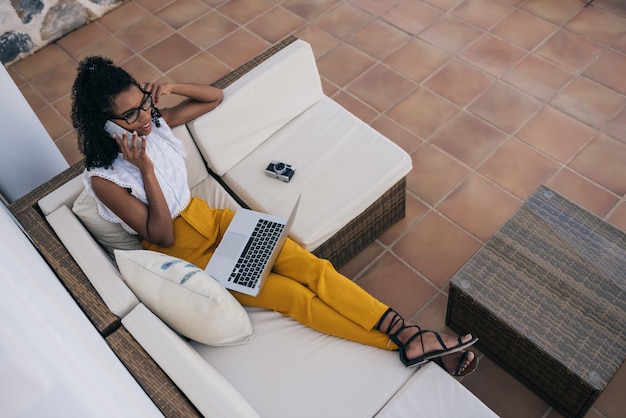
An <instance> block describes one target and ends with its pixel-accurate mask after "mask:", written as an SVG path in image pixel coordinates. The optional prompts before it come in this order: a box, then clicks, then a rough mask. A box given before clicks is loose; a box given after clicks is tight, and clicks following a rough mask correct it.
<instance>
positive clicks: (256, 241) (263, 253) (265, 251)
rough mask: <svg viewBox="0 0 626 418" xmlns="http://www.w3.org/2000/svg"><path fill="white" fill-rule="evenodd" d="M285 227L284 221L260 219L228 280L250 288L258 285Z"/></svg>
mask: <svg viewBox="0 0 626 418" xmlns="http://www.w3.org/2000/svg"><path fill="white" fill-rule="evenodd" d="M284 228H285V225H284V224H282V223H277V222H272V221H268V220H266V219H259V222H257V224H256V227H255V228H254V231H253V232H252V235H251V236H250V239H249V240H248V243H247V244H246V247H245V248H244V250H243V252H242V253H241V256H240V257H239V260H238V261H237V264H236V265H235V268H234V269H233V271H232V273H231V274H230V278H229V279H228V280H229V281H231V282H234V283H237V284H240V285H242V286H246V287H249V288H253V287H254V286H256V284H257V283H258V281H259V279H260V278H261V272H262V271H263V268H264V267H265V265H266V264H267V261H268V260H269V258H270V257H271V256H272V249H273V248H274V247H275V246H276V243H277V242H278V239H279V238H280V234H281V232H282V231H283V229H284Z"/></svg>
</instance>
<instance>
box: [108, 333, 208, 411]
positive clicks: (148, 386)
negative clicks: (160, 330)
mask: <svg viewBox="0 0 626 418" xmlns="http://www.w3.org/2000/svg"><path fill="white" fill-rule="evenodd" d="M106 341H107V343H108V344H109V346H110V347H111V348H112V349H113V351H114V352H115V353H116V354H117V356H118V357H119V358H120V360H121V361H122V362H123V363H124V364H125V365H126V367H127V369H128V370H129V371H130V373H131V374H132V375H133V376H134V377H135V379H136V380H137V383H139V385H140V386H141V387H142V388H143V390H144V391H145V392H146V393H147V394H148V396H149V397H150V399H152V402H154V404H155V405H156V406H157V408H159V409H160V410H161V412H162V413H163V415H165V416H166V417H176V418H179V417H180V418H186V417H201V416H202V414H200V412H199V411H198V410H197V409H196V408H195V407H194V406H193V404H192V403H191V402H190V401H189V400H188V399H187V397H186V396H185V394H183V393H182V392H181V391H180V389H178V387H177V386H176V385H175V384H174V383H173V382H172V381H171V380H170V378H169V377H168V376H167V375H166V374H165V373H164V372H163V370H162V369H161V368H160V367H159V366H158V365H157V364H156V363H155V362H154V360H153V359H152V357H150V356H149V355H148V353H146V352H145V351H144V349H143V348H142V347H141V345H139V343H138V342H137V341H136V340H135V339H134V338H133V337H132V335H131V334H130V333H129V332H128V330H126V328H124V327H123V326H122V327H120V328H118V329H117V330H116V331H115V332H113V333H112V334H111V335H109V336H108V337H107V338H106ZM207 396H211V394H210V393H207Z"/></svg>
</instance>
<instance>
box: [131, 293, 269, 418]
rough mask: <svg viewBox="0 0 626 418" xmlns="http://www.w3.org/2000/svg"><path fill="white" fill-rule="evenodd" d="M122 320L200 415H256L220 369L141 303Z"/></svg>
mask: <svg viewBox="0 0 626 418" xmlns="http://www.w3.org/2000/svg"><path fill="white" fill-rule="evenodd" d="M122 324H123V325H124V327H125V328H126V329H127V330H128V331H129V332H130V333H131V334H132V336H133V337H134V338H135V339H136V340H137V342H139V344H141V346H142V347H143V349H144V350H146V352H147V353H148V354H149V355H150V357H152V358H153V359H154V361H155V362H156V363H157V364H158V365H159V366H160V367H161V369H163V371H164V372H165V373H166V374H167V375H168V376H169V377H170V379H172V381H173V382H174V383H175V384H176V386H178V388H180V390H182V391H183V393H184V394H185V395H186V396H187V397H188V398H189V400H190V401H191V402H192V403H193V404H194V405H195V407H196V408H198V410H199V411H200V413H202V415H203V416H205V417H258V416H259V415H258V414H257V413H256V412H255V411H254V409H252V407H251V406H250V405H249V404H248V402H247V401H246V400H245V399H244V398H243V396H241V395H240V394H239V392H237V390H235V389H234V388H233V387H232V386H231V384H230V383H229V382H228V381H227V380H226V379H224V377H222V375H221V374H220V373H219V372H217V371H216V370H215V369H214V368H213V367H211V365H210V364H209V363H208V362H206V361H205V360H204V359H203V358H202V357H200V356H199V355H198V353H197V352H196V351H195V350H193V349H192V348H191V347H190V346H189V344H187V343H185V342H184V341H183V340H182V339H181V338H180V337H178V336H177V335H176V334H175V333H174V332H173V331H172V330H171V329H169V328H168V327H167V326H166V325H165V324H164V323H163V322H161V321H160V320H159V318H157V317H156V316H155V315H154V314H153V313H152V312H150V311H149V310H148V309H147V308H146V307H145V306H144V305H142V304H140V305H138V306H137V307H136V308H135V309H134V310H133V311H132V312H131V313H130V314H128V315H127V316H126V317H125V318H122Z"/></svg>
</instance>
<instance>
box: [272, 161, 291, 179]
mask: <svg viewBox="0 0 626 418" xmlns="http://www.w3.org/2000/svg"><path fill="white" fill-rule="evenodd" d="M295 172H296V168H295V167H294V166H292V165H289V164H285V163H281V162H280V161H272V162H271V163H270V164H269V165H268V166H267V168H266V169H265V175H266V176H269V177H273V178H275V179H278V180H282V181H284V182H286V183H288V182H289V180H291V178H292V177H293V174H294V173H295Z"/></svg>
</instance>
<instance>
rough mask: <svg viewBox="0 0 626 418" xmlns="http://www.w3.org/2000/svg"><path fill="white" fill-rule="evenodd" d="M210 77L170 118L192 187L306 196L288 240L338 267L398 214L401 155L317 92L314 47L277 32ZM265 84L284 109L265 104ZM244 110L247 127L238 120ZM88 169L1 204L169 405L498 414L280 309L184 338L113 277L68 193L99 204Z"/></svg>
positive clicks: (301, 412)
mask: <svg viewBox="0 0 626 418" xmlns="http://www.w3.org/2000/svg"><path fill="white" fill-rule="evenodd" d="M285 74H289V76H287V77H286V76H285ZM292 75H293V76H292ZM277 83H278V85H279V88H276V86H277ZM216 86H218V87H221V88H224V89H225V100H224V102H223V103H222V104H221V105H220V107H218V109H216V110H215V111H213V112H214V113H213V112H211V113H209V114H207V115H203V116H201V117H200V118H198V119H197V120H195V121H193V122H191V123H189V124H187V125H186V126H182V127H178V128H176V129H175V132H176V134H177V136H178V137H179V138H181V139H182V140H183V142H184V143H185V146H186V148H187V150H188V156H187V166H188V174H189V183H190V187H191V189H192V194H195V195H198V196H201V197H202V198H204V199H205V200H206V201H207V202H209V204H211V205H214V206H216V207H230V208H233V209H236V208H238V207H240V206H247V207H252V208H253V209H256V210H261V211H265V212H269V213H276V214H282V213H281V210H284V207H283V206H284V205H282V204H281V202H285V201H291V200H290V199H291V198H292V197H294V198H295V196H296V195H297V194H300V193H302V202H301V209H300V210H299V213H298V218H297V220H296V223H295V224H294V227H293V234H292V236H293V237H294V238H295V239H296V240H297V241H299V242H300V244H301V245H303V246H304V247H306V248H308V249H309V250H311V251H313V252H314V253H316V254H317V255H319V256H321V257H324V258H328V259H330V260H331V261H333V262H334V263H335V265H337V266H341V265H342V264H344V263H345V262H346V261H348V260H349V259H350V258H351V257H353V256H354V255H355V254H356V253H358V252H359V251H360V250H361V249H363V248H364V247H365V246H367V245H368V244H369V243H371V242H372V241H373V240H374V239H375V238H376V237H377V236H379V235H380V234H381V233H382V232H384V231H385V230H386V229H387V228H388V227H390V226H391V225H393V224H394V223H395V222H397V221H398V220H399V219H400V218H402V217H403V216H404V206H405V200H404V199H405V175H406V174H407V173H408V171H409V170H410V168H411V165H410V158H409V157H408V155H406V153H404V152H403V151H402V150H400V149H399V148H398V147H397V146H395V145H394V144H392V143H391V142H390V141H389V140H387V139H386V138H384V137H383V136H382V135H380V134H378V133H377V132H375V131H373V130H372V129H371V128H370V127H369V126H367V125H366V124H364V123H363V122H361V121H359V120H358V119H357V118H356V117H354V116H353V115H351V114H350V113H349V112H347V111H346V110H345V109H343V108H341V107H340V106H339V105H337V104H336V103H335V102H333V101H332V100H331V99H330V98H328V97H326V96H324V95H323V93H322V91H321V86H320V84H319V75H318V74H317V68H316V66H315V61H314V58H313V55H312V51H311V49H310V46H309V45H308V44H306V43H305V42H303V41H300V40H297V39H295V38H289V39H286V40H285V41H283V42H281V43H279V44H277V45H276V46H274V47H273V48H271V49H269V50H268V51H266V52H265V53H263V54H261V55H260V56H259V57H257V58H255V59H253V60H251V61H250V62H249V63H247V64H246V65H244V66H242V67H240V68H239V69H237V70H235V71H234V72H232V73H231V74H229V75H227V76H226V77H224V78H223V79H221V80H219V81H218V82H217V83H216ZM296 87H298V89H297V90H295V88H296ZM269 92H271V93H272V96H271V97H272V99H273V100H272V102H273V103H288V105H287V106H282V107H281V106H278V107H279V109H277V110H276V109H274V110H270V111H266V109H265V108H263V106H262V103H265V100H266V98H267V95H268V94H269ZM294 93H295V94H294ZM255 100H256V101H255ZM242 106H243V109H244V110H243V111H244V113H245V112H248V113H246V115H247V116H246V119H245V122H246V123H242V121H241V119H240V117H239V116H237V115H241V111H242ZM245 106H251V107H248V108H246V107H245ZM255 113H261V114H262V117H258V115H256V114H255ZM325 118H326V119H325ZM236 125H241V126H236ZM329 135H330V136H331V137H330V139H328V138H327V136H329ZM355 138H356V139H355ZM325 141H326V142H325ZM351 141H356V142H351ZM242 143H243V145H242ZM311 143H312V144H311ZM355 148H360V152H355ZM351 150H352V151H351ZM313 155H315V158H311V157H312V156H313ZM271 159H281V160H284V161H286V162H290V163H292V164H294V165H296V169H297V172H296V176H295V177H294V179H293V180H292V181H291V182H290V183H282V182H279V181H276V180H274V179H270V178H269V177H266V176H264V174H263V169H264V167H265V165H267V162H268V161H269V160H271ZM363 160H365V161H363ZM375 161H379V162H381V163H382V164H379V165H376V164H372V162H375ZM373 167H375V168H373ZM82 170H83V165H82V164H77V165H75V166H73V167H71V168H70V169H68V170H67V171H65V172H64V173H61V174H60V175H59V176H57V177H55V178H54V179H52V180H50V181H49V182H48V183H46V184H44V185H42V186H41V187H39V188H38V189H36V190H34V191H32V192H31V193H29V194H28V195H26V196H24V197H23V198H21V199H20V200H18V201H16V202H14V203H13V204H12V205H11V206H10V210H11V211H12V213H13V214H14V216H15V217H16V219H17V220H18V222H19V223H20V224H21V225H22V227H23V228H24V229H25V231H26V232H27V233H28V235H29V236H30V238H31V240H32V242H33V244H34V245H35V247H36V248H37V249H38V250H39V252H40V254H41V256H42V257H43V258H44V259H45V260H46V261H47V262H48V264H49V265H50V267H51V269H52V270H53V271H54V272H55V273H56V275H57V277H58V278H59V279H60V281H61V282H62V283H63V285H64V286H65V288H66V289H67V290H68V292H69V293H70V294H71V296H72V297H73V298H74V300H75V301H76V302H77V303H78V305H79V306H80V308H81V309H82V311H83V312H84V314H85V315H86V316H87V318H88V319H89V320H90V321H91V323H92V324H93V326H94V327H95V328H96V330H97V331H98V332H99V333H100V335H101V336H102V337H103V338H104V340H105V341H106V342H107V344H108V345H109V346H110V347H111V349H112V350H113V352H115V354H116V355H117V357H118V358H119V360H120V362H121V363H122V364H123V365H124V366H125V367H126V368H127V369H128V371H129V372H130V373H131V374H132V375H133V376H134V378H135V379H136V381H137V383H138V384H139V385H140V386H141V388H142V389H143V391H144V392H145V393H146V394H148V396H149V397H150V399H152V401H153V402H154V404H155V405H156V406H157V407H158V409H159V410H160V411H161V413H163V414H164V415H165V416H176V417H182V416H264V417H265V416H267V417H281V416H285V417H287V416H288V417H293V416H299V417H304V416H311V417H321V416H341V417H346V416H354V417H364V416H381V417H383V416H388V417H396V416H452V415H453V414H454V415H455V416H456V415H458V416H494V415H493V413H492V412H491V411H490V410H489V409H488V408H486V407H485V406H484V405H483V404H482V403H481V402H480V401H479V400H478V399H477V398H475V397H474V396H473V395H472V394H471V393H470V392H468V391H467V390H466V389H465V388H464V387H463V386H462V385H460V384H458V382H456V380H454V379H453V378H451V377H450V376H449V375H447V374H446V373H445V372H444V371H442V370H441V369H440V368H438V367H437V366H434V365H428V366H426V367H422V368H421V369H419V370H418V371H415V370H410V369H405V368H404V367H403V366H402V365H401V364H400V362H399V361H398V360H397V354H395V353H393V352H387V351H384V350H379V349H375V348H372V347H366V346H362V345H359V344H355V343H351V342H349V341H344V340H340V339H337V338H334V337H330V336H327V335H322V334H319V333H317V332H315V331H312V330H310V329H308V328H306V327H303V326H301V325H300V324H298V323H297V322H295V321H293V320H292V319H290V318H285V317H282V316H281V315H279V314H277V313H274V312H269V311H264V310H260V309H247V313H248V315H249V317H250V320H251V322H252V325H253V327H254V331H255V334H256V337H255V338H254V339H253V340H252V341H251V342H250V343H248V344H243V345H237V346H232V347H211V346H208V345H205V344H201V343H198V342H196V341H189V340H187V339H185V338H181V336H179V335H178V334H176V333H175V332H173V331H172V330H171V329H170V328H169V327H168V326H167V325H165V323H164V322H163V321H161V320H160V319H159V318H158V317H157V316H156V315H155V314H154V313H153V312H151V311H150V310H149V309H147V308H146V306H145V305H144V304H143V303H142V301H140V300H139V299H138V298H137V296H136V295H135V294H134V293H133V292H132V291H131V290H130V289H129V288H128V286H127V285H126V283H125V282H124V280H123V279H122V278H121V277H120V274H119V271H118V270H117V268H116V265H115V263H114V261H113V259H112V258H111V252H110V251H111V250H112V249H113V248H114V247H116V246H115V242H116V241H115V240H117V239H118V238H119V237H120V235H119V234H120V232H119V231H114V232H112V233H111V234H110V236H109V237H108V238H109V239H112V241H107V237H103V236H102V235H101V234H100V232H99V231H98V230H97V228H98V227H97V226H93V225H89V217H88V216H81V217H80V220H79V217H77V216H76V215H77V214H80V211H81V209H80V208H78V209H77V204H78V203H77V202H82V203H84V205H83V206H81V207H82V208H83V209H85V207H87V206H88V205H89V204H92V202H91V203H90V202H89V199H86V197H85V195H84V190H83V186H82V181H81V179H80V173H81V172H82ZM333 170H335V171H333ZM328 197H331V199H328ZM85 205H87V206H85ZM72 208H73V211H72ZM83 215H84V214H83ZM88 228H90V229H88ZM94 234H96V235H97V236H99V237H100V241H99V242H98V241H96V240H95V239H94ZM111 237H113V238H111ZM133 239H134V238H132V237H128V236H126V237H123V238H122V241H124V242H125V243H124V244H123V245H122V246H121V248H125V249H132V248H134V246H135V245H137V243H136V242H133ZM450 399H454V401H453V402H450Z"/></svg>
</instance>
